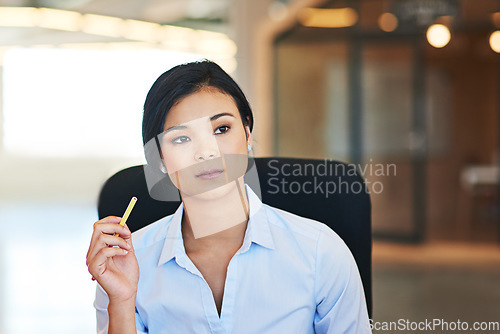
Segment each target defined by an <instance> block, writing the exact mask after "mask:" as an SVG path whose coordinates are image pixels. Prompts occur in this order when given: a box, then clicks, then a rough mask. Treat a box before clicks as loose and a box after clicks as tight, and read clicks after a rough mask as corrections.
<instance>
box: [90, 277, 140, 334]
mask: <svg viewBox="0 0 500 334" xmlns="http://www.w3.org/2000/svg"><path fill="white" fill-rule="evenodd" d="M94 307H95V310H96V317H97V334H107V333H108V322H109V317H108V295H107V294H106V291H104V289H103V288H102V287H101V286H100V285H99V284H97V288H96V294H95V301H94ZM135 327H136V329H137V334H147V333H148V330H147V329H146V326H144V323H143V322H142V320H141V317H140V316H139V313H137V308H136V310H135Z"/></svg>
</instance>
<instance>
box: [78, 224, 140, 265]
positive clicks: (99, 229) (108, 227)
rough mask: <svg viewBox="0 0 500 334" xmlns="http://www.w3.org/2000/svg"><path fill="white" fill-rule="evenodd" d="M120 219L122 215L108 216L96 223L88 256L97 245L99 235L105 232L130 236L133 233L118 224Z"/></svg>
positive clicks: (125, 236)
mask: <svg viewBox="0 0 500 334" xmlns="http://www.w3.org/2000/svg"><path fill="white" fill-rule="evenodd" d="M120 220H121V218H120V217H115V216H108V217H106V218H103V219H101V220H99V221H97V222H95V223H94V231H93V233H92V238H91V239H90V245H89V250H88V251H87V257H88V256H89V254H90V253H92V252H93V248H94V247H95V243H96V241H97V238H99V236H100V235H101V234H103V233H107V234H115V233H118V235H120V236H122V237H124V238H129V237H130V234H131V233H130V230H129V229H128V228H124V227H123V226H121V225H119V224H118V223H119V222H120Z"/></svg>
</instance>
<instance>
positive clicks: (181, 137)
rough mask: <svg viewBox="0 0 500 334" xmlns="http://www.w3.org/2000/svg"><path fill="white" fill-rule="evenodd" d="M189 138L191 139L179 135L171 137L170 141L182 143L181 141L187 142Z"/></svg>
mask: <svg viewBox="0 0 500 334" xmlns="http://www.w3.org/2000/svg"><path fill="white" fill-rule="evenodd" d="M190 140H191V139H190V138H189V137H187V136H179V137H175V138H174V139H172V143H173V144H183V143H187V142H188V141H190Z"/></svg>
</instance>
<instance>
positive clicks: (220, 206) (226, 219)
mask: <svg viewBox="0 0 500 334" xmlns="http://www.w3.org/2000/svg"><path fill="white" fill-rule="evenodd" d="M223 187H227V191H226V192H225V193H224V194H223V195H220V196H213V197H211V196H210V194H204V196H203V197H202V196H188V195H186V194H183V193H181V196H182V202H183V203H184V215H183V219H182V233H183V238H184V244H185V247H186V252H189V251H191V252H193V251H200V250H221V251H226V250H230V251H232V252H236V251H237V249H239V247H241V244H242V243H243V239H244V237H245V231H246V228H247V223H248V214H249V209H248V208H249V204H248V198H247V196H246V191H245V188H244V183H243V178H241V179H238V180H235V181H234V182H231V183H229V184H226V185H225V186H223ZM221 190H223V189H216V191H221Z"/></svg>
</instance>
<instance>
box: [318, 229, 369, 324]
mask: <svg viewBox="0 0 500 334" xmlns="http://www.w3.org/2000/svg"><path fill="white" fill-rule="evenodd" d="M315 298H316V313H315V317H314V329H315V332H316V333H319V334H327V333H328V334H333V333H335V334H340V333H346V334H367V333H371V330H370V326H369V319H368V311H367V307H366V300H365V294H364V291H363V285H362V283H361V278H360V276H359V271H358V267H357V266H356V262H355V260H354V257H353V256H352V254H351V252H350V250H349V248H348V247H347V246H346V244H345V243H344V241H343V240H342V239H341V238H340V237H339V236H338V235H337V234H336V233H335V232H333V231H332V230H331V229H330V228H329V227H328V226H326V225H325V226H324V228H323V230H322V231H321V233H320V236H319V239H318V244H317V253H316V277H315Z"/></svg>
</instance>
